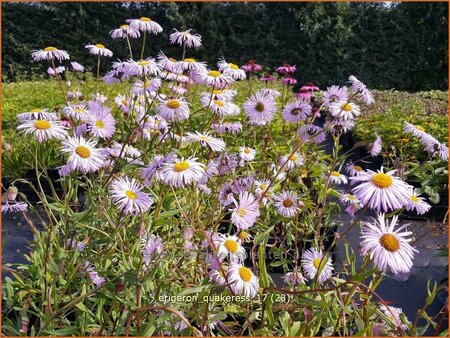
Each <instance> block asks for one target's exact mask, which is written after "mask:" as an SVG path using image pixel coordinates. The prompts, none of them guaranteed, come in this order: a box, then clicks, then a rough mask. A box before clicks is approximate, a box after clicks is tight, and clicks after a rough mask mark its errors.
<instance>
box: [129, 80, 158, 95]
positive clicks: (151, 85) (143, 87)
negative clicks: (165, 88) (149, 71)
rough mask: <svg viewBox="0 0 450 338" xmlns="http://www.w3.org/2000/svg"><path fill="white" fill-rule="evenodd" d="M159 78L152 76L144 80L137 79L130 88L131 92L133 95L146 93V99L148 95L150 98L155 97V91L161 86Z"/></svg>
mask: <svg viewBox="0 0 450 338" xmlns="http://www.w3.org/2000/svg"><path fill="white" fill-rule="evenodd" d="M161 84H162V82H161V79H158V78H154V79H151V80H148V79H146V80H145V81H141V80H137V81H136V82H135V83H134V84H133V88H132V89H131V92H132V94H133V95H144V92H146V93H147V95H146V96H147V99H148V96H150V98H153V97H155V92H156V91H157V90H158V89H159V88H160V87H161Z"/></svg>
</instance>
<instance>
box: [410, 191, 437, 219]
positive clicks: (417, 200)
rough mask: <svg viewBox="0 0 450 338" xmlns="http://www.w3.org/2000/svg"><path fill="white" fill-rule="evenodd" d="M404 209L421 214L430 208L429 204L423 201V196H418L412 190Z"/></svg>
mask: <svg viewBox="0 0 450 338" xmlns="http://www.w3.org/2000/svg"><path fill="white" fill-rule="evenodd" d="M405 209H406V210H408V211H413V210H415V211H416V212H417V214H418V215H423V214H426V213H427V212H428V211H429V210H430V209H431V205H429V204H428V203H427V202H425V198H423V197H420V196H419V195H418V194H416V193H415V192H413V193H412V194H411V195H410V196H409V203H408V204H407V205H406V206H405Z"/></svg>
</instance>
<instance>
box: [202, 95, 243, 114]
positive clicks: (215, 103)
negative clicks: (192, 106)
mask: <svg viewBox="0 0 450 338" xmlns="http://www.w3.org/2000/svg"><path fill="white" fill-rule="evenodd" d="M200 103H201V104H202V107H208V109H210V110H211V111H212V112H213V113H214V114H218V115H220V116H235V115H238V114H239V112H240V109H239V107H238V106H237V105H235V104H234V103H232V102H229V101H224V100H218V99H214V97H213V98H211V95H210V96H208V97H206V96H202V97H201V99H200Z"/></svg>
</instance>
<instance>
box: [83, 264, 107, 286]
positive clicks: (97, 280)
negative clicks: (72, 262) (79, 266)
mask: <svg viewBox="0 0 450 338" xmlns="http://www.w3.org/2000/svg"><path fill="white" fill-rule="evenodd" d="M84 268H85V269H86V272H87V273H88V274H89V278H90V279H91V282H92V283H93V284H94V285H95V286H97V287H99V286H101V285H103V284H105V282H106V279H105V278H103V277H100V275H99V274H98V272H97V271H95V268H94V266H93V265H92V264H91V263H90V262H88V261H86V262H84Z"/></svg>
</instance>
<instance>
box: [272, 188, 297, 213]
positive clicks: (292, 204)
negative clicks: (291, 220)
mask: <svg viewBox="0 0 450 338" xmlns="http://www.w3.org/2000/svg"><path fill="white" fill-rule="evenodd" d="M273 200H274V204H275V208H276V209H277V212H278V213H279V214H280V215H282V216H284V217H294V216H295V215H296V214H297V212H298V210H297V209H298V207H299V202H298V197H297V194H296V193H293V192H289V191H282V192H281V193H278V194H275V195H274V196H273Z"/></svg>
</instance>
